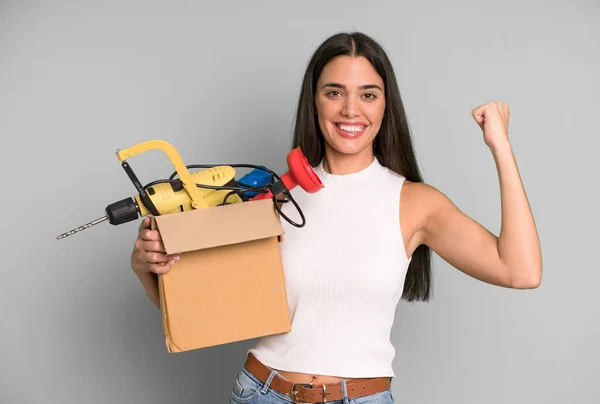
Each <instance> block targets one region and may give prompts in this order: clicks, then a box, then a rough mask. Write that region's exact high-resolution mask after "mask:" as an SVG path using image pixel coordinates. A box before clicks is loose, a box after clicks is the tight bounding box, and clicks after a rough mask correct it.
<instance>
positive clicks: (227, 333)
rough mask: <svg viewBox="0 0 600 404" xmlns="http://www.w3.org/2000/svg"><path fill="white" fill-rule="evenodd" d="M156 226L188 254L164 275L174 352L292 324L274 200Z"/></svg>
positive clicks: (166, 327) (177, 217) (162, 220)
mask: <svg viewBox="0 0 600 404" xmlns="http://www.w3.org/2000/svg"><path fill="white" fill-rule="evenodd" d="M152 228H153V229H158V230H159V231H160V234H161V237H162V239H163V243H164V245H165V249H166V251H167V253H168V254H175V253H179V254H180V260H179V261H177V262H175V264H174V265H173V267H172V268H171V270H170V271H169V272H167V273H166V274H163V275H160V276H159V280H158V283H159V294H160V306H161V311H162V320H163V331H164V335H165V340H166V345H167V349H168V351H169V352H184V351H189V350H193V349H198V348H203V347H209V346H214V345H219V344H226V343H230V342H234V341H241V340H246V339H251V338H255V337H260V336H265V335H272V334H279V333H284V332H289V331H291V323H290V318H289V311H288V304H287V295H286V290H285V281H284V276H283V268H282V264H281V255H280V252H279V243H280V242H281V241H282V240H283V238H282V236H283V232H284V230H283V227H282V225H281V220H280V217H279V215H278V214H277V211H276V210H275V206H274V204H273V201H272V200H270V199H265V200H257V201H248V202H243V203H237V204H231V205H224V206H214V207H208V208H201V209H195V210H191V211H185V212H180V213H173V214H168V215H162V216H156V217H153V220H152Z"/></svg>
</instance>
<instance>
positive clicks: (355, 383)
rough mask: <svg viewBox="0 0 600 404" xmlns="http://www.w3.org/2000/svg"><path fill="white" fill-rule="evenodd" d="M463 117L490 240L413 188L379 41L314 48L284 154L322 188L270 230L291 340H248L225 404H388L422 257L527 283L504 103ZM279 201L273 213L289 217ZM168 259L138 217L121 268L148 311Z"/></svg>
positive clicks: (527, 239)
mask: <svg viewBox="0 0 600 404" xmlns="http://www.w3.org/2000/svg"><path fill="white" fill-rule="evenodd" d="M472 116H473V118H474V120H475V121H476V122H477V124H478V125H479V126H480V128H481V129H482V131H483V138H484V141H485V143H486V144H487V146H488V147H489V148H490V150H491V152H492V156H493V158H494V160H495V162H496V166H497V169H498V175H499V180H500V191H501V203H502V230H501V232H500V236H499V237H496V236H494V235H493V234H492V233H490V232H489V231H488V230H487V229H485V228H484V227H483V226H481V225H480V224H479V223H477V222H476V221H474V220H473V219H471V218H470V217H468V216H466V215H465V214H463V213H462V212H461V211H460V210H459V209H458V208H457V207H456V206H455V205H454V204H453V203H452V202H451V201H450V200H449V199H448V198H447V197H446V196H445V195H444V194H442V193H441V192H440V191H438V190H436V189H435V188H434V187H432V186H429V185H426V184H424V183H423V181H422V178H421V175H420V173H419V169H418V166H417V162H416V159H415V155H414V150H413V145H412V141H411V137H410V132H409V128H408V124H407V119H406V116H405V112H404V107H403V104H402V100H401V97H400V94H399V91H398V86H397V83H396V78H395V75H394V71H393V68H392V66H391V63H390V61H389V59H388V57H387V56H386V54H385V51H384V50H383V49H382V48H381V46H380V45H379V44H378V43H376V42H375V41H374V40H373V39H371V38H370V37H368V36H366V35H364V34H361V33H352V34H336V35H333V36H332V37H330V38H328V39H327V40H326V41H325V42H324V43H323V44H321V46H320V47H319V48H318V49H317V50H316V52H315V54H314V55H313V57H312V59H311V61H310V63H309V65H308V68H307V70H306V74H305V76H304V81H303V84H302V91H301V95H300V100H299V103H298V111H297V116H296V128H295V134H294V141H293V147H297V146H300V148H301V149H302V151H303V152H304V154H305V155H306V157H307V159H308V161H309V163H310V164H311V165H312V166H313V167H314V169H315V172H316V173H317V175H319V177H320V178H321V180H322V182H323V183H324V184H325V188H324V189H323V190H321V191H319V192H317V193H316V194H307V193H306V192H304V191H303V190H302V189H300V187H296V188H295V189H294V190H292V193H293V195H294V198H295V199H296V201H297V202H298V203H299V205H300V206H301V207H302V209H303V211H304V213H305V215H306V217H307V218H309V219H308V221H307V224H306V226H305V227H303V228H300V229H298V228H295V227H293V226H289V225H287V223H286V222H285V221H283V225H284V226H285V232H286V239H285V242H284V243H281V256H282V260H283V267H284V273H285V280H286V288H287V293H288V303H289V308H290V314H291V318H292V331H291V332H289V333H285V334H279V335H271V336H266V337H263V338H260V339H259V340H258V342H257V343H256V345H255V346H254V347H253V348H252V349H250V350H249V351H248V357H247V361H246V364H245V366H244V368H243V369H241V370H240V372H239V373H238V375H237V378H236V380H235V383H234V385H233V388H232V391H231V396H230V402H231V403H290V402H310V403H316V402H330V403H331V402H333V403H344V404H348V403H350V402H352V403H356V404H358V403H367V402H368V403H392V402H394V398H393V395H392V392H391V388H390V382H391V379H392V378H393V377H394V372H393V370H392V366H391V363H392V360H393V358H394V353H395V351H394V348H393V346H392V345H391V343H390V341H389V336H390V331H391V327H392V323H393V317H394V313H395V309H396V304H397V303H398V301H399V299H400V298H403V299H405V300H407V301H409V302H412V301H418V300H422V301H427V300H428V299H429V296H430V289H431V270H430V267H431V263H430V256H431V251H430V249H431V250H433V251H434V252H436V253H437V254H438V255H439V256H440V257H442V258H443V259H444V260H446V261H447V262H448V263H450V264H451V265H452V266H454V267H455V268H457V269H459V270H461V271H463V272H464V273H466V274H468V275H470V276H472V277H474V278H476V279H478V280H481V281H483V282H487V283H490V284H494V285H498V286H503V287H509V288H520V289H526V288H536V287H537V286H538V285H539V284H540V282H541V276H542V259H541V251H540V244H539V240H538V236H537V230H536V227H535V223H534V220H533V216H532V213H531V210H530V208H529V205H528V201H527V197H526V194H525V191H524V188H523V185H522V183H521V179H520V176H519V172H518V169H517V165H516V162H515V160H514V156H513V153H512V150H511V146H510V143H509V140H508V119H509V110H508V106H507V105H506V104H504V103H498V102H490V103H487V104H484V105H481V106H479V107H477V108H475V109H473V110H472ZM287 205H289V204H285V205H284V206H283V209H284V211H285V209H291V210H293V209H294V208H293V207H289V206H287ZM291 210H290V211H289V213H290V214H293V213H294V212H292V211H291ZM286 213H288V212H286ZM177 259H178V257H176V256H167V255H165V253H164V248H163V246H162V243H161V239H160V234H158V232H156V231H151V230H150V229H149V220H148V219H145V220H144V221H143V223H142V225H141V226H140V233H139V236H138V239H137V241H136V244H135V248H134V251H133V253H132V268H133V270H134V271H135V273H136V274H137V275H138V277H139V278H140V280H141V282H142V283H143V284H144V286H145V288H146V291H147V292H148V295H149V296H150V298H151V300H152V301H153V302H154V303H155V304H156V305H157V306H159V302H158V291H157V286H156V279H155V275H154V274H157V273H159V274H160V273H165V272H167V271H169V270H170V269H171V267H172V265H173V263H174V262H175V261H176V260H177Z"/></svg>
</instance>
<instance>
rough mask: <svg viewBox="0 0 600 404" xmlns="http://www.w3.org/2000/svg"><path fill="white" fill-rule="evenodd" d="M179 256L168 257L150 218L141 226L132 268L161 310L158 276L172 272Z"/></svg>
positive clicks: (132, 256) (132, 259) (150, 297)
mask: <svg viewBox="0 0 600 404" xmlns="http://www.w3.org/2000/svg"><path fill="white" fill-rule="evenodd" d="M178 259H179V256H178V255H167V254H166V252H165V247H164V245H163V243H162V238H161V237H160V233H159V232H158V230H152V229H150V217H148V216H147V217H145V218H144V220H142V223H141V224H140V227H139V230H138V237H137V239H136V240H135V245H134V247H133V251H132V252H131V268H132V269H133V272H134V273H135V274H136V275H137V277H138V278H139V280H140V282H141V283H142V286H143V287H144V289H145V291H146V295H148V298H149V299H150V301H151V302H152V303H154V305H155V306H156V307H158V308H159V309H160V299H159V296H158V276H157V274H164V273H166V272H169V271H170V270H171V267H172V266H173V263H174V262H175V261H177V260H178Z"/></svg>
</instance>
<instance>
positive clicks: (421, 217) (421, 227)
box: [400, 180, 454, 255]
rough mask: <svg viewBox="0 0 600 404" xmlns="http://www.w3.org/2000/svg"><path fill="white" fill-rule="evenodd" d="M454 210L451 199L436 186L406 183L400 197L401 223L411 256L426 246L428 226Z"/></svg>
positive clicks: (406, 181) (406, 245)
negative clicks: (418, 248)
mask: <svg viewBox="0 0 600 404" xmlns="http://www.w3.org/2000/svg"><path fill="white" fill-rule="evenodd" d="M453 208H454V204H453V203H452V202H451V201H450V199H449V198H448V197H447V196H446V195H445V194H444V193H442V192H441V191H440V190H438V189H437V188H435V187H434V186H431V185H429V184H425V183H422V182H411V181H408V180H405V181H404V184H403V186H402V191H401V195H400V223H401V227H402V233H403V236H404V240H405V247H406V250H407V253H408V254H409V255H411V254H412V252H413V251H414V250H415V249H416V248H417V247H418V246H419V245H421V244H425V242H426V236H427V230H428V226H429V225H430V224H431V222H432V221H433V220H435V217H436V216H438V215H439V214H440V213H443V212H444V211H449V210H451V209H453Z"/></svg>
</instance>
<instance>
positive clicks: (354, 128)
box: [336, 124, 365, 133]
mask: <svg viewBox="0 0 600 404" xmlns="http://www.w3.org/2000/svg"><path fill="white" fill-rule="evenodd" d="M336 126H337V127H338V128H340V129H341V130H345V131H346V132H354V133H358V132H360V131H361V130H363V129H364V128H365V127H364V126H349V125H340V124H337V125H336Z"/></svg>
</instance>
